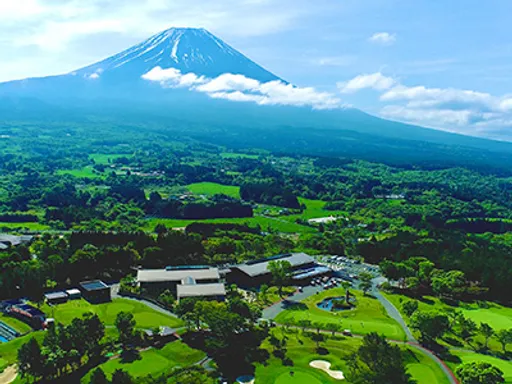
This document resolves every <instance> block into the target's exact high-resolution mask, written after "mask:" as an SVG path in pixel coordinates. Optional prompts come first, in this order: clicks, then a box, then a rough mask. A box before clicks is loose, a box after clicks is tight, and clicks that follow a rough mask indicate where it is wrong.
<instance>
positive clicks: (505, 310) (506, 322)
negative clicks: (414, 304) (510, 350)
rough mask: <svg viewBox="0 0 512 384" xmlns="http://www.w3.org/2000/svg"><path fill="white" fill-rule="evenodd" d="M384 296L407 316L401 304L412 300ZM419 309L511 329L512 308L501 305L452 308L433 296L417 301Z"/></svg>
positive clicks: (470, 305)
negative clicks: (457, 315)
mask: <svg viewBox="0 0 512 384" xmlns="http://www.w3.org/2000/svg"><path fill="white" fill-rule="evenodd" d="M383 294H384V296H385V297H386V298H387V299H388V300H389V301H391V302H392V303H393V305H394V306H395V307H396V308H397V309H398V310H399V311H400V313H402V316H404V317H405V318H407V316H406V315H405V314H404V313H403V312H402V303H403V302H405V301H408V300H413V299H411V298H410V297H407V296H405V295H399V294H391V293H383ZM418 303H419V309H420V310H422V311H425V310H431V309H438V310H445V311H454V310H458V311H461V312H462V313H463V314H464V316H466V317H468V318H470V319H471V320H473V321H474V322H475V323H477V324H480V323H487V324H489V325H490V326H491V327H492V328H494V329H495V330H498V329H509V328H512V308H509V307H504V306H502V305H499V304H496V303H493V302H490V301H486V302H484V305H480V306H479V305H478V304H477V303H460V304H459V305H458V306H453V305H449V304H445V303H443V302H442V301H441V300H440V299H439V298H437V297H433V296H425V297H424V298H422V299H421V300H419V301H418Z"/></svg>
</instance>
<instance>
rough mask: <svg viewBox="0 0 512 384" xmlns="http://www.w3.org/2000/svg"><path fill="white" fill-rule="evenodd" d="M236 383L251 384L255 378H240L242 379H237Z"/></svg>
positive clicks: (247, 376) (248, 376)
mask: <svg viewBox="0 0 512 384" xmlns="http://www.w3.org/2000/svg"><path fill="white" fill-rule="evenodd" d="M236 381H237V382H238V383H240V384H249V383H252V382H254V376H251V375H245V376H240V377H237V379H236Z"/></svg>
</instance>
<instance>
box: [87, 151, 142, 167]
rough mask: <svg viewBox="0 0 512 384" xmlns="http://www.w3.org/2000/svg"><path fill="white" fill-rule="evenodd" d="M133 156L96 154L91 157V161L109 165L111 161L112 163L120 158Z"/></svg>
mask: <svg viewBox="0 0 512 384" xmlns="http://www.w3.org/2000/svg"><path fill="white" fill-rule="evenodd" d="M131 156H132V155H127V154H114V155H111V154H104V153H94V154H92V155H89V158H90V159H91V160H94V162H95V163H96V164H105V165H107V164H109V161H108V160H109V159H110V160H111V161H113V160H115V159H118V158H120V157H128V158H129V157H131Z"/></svg>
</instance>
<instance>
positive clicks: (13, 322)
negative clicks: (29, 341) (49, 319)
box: [0, 313, 32, 335]
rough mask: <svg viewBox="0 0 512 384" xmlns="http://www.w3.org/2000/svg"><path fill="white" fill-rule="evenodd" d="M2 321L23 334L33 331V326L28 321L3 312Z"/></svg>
mask: <svg viewBox="0 0 512 384" xmlns="http://www.w3.org/2000/svg"><path fill="white" fill-rule="evenodd" d="M0 321H1V322H2V323H4V324H7V325H8V326H9V327H11V328H12V329H14V330H15V331H17V332H18V333H20V334H22V335H24V334H25V333H28V332H30V331H32V327H31V326H30V325H28V324H27V323H24V322H23V321H21V320H18V319H16V318H14V317H11V316H7V315H4V314H3V313H0Z"/></svg>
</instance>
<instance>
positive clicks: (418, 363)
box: [255, 330, 449, 384]
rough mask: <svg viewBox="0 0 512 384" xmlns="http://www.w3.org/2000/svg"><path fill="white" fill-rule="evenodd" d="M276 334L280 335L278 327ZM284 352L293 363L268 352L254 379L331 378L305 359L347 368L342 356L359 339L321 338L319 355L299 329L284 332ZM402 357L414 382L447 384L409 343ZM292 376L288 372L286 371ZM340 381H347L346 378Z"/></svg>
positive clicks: (278, 383) (281, 383) (284, 382)
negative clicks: (292, 373) (285, 333)
mask: <svg viewBox="0 0 512 384" xmlns="http://www.w3.org/2000/svg"><path fill="white" fill-rule="evenodd" d="M276 332H278V337H279V338H280V339H281V338H282V335H281V331H280V330H279V331H276ZM287 336H288V339H287V346H286V347H287V354H286V356H287V357H289V358H290V359H291V360H292V361H293V367H290V366H284V365H283V364H282V362H281V360H280V359H277V358H275V357H274V356H273V355H272V353H271V357H270V359H269V360H268V364H266V365H265V366H264V365H260V364H258V365H257V366H256V375H255V376H256V382H260V383H268V384H288V383H289V384H292V383H293V384H297V383H299V384H318V383H320V384H324V383H332V382H334V380H333V379H331V378H330V377H329V376H328V375H327V374H326V373H324V372H321V371H319V370H317V369H314V368H311V367H310V366H309V363H310V362H311V361H312V360H327V361H329V362H330V363H331V364H332V366H331V369H333V370H341V371H343V372H345V373H347V372H348V368H347V363H346V359H347V358H348V357H349V356H350V355H351V354H352V353H354V352H355V351H356V350H357V348H358V347H359V345H360V343H361V340H360V339H357V338H338V339H337V340H333V339H331V338H329V339H327V341H325V342H323V343H322V344H321V345H322V347H325V348H327V350H328V351H329V353H328V354H327V355H319V354H318V353H317V352H316V347H315V344H314V343H313V342H312V341H311V339H309V338H308V337H306V336H303V335H301V334H299V333H296V334H290V335H287ZM264 347H265V348H266V349H268V350H269V352H271V351H272V347H271V346H270V345H269V344H268V342H265V344H264ZM402 349H403V351H404V359H405V362H406V364H407V368H408V370H409V373H411V375H412V376H413V378H414V379H415V380H416V381H417V383H418V384H448V383H449V381H448V379H447V378H446V376H445V375H444V373H443V372H442V371H441V369H440V368H439V367H438V366H437V365H436V364H435V363H434V362H433V361H432V360H431V359H430V358H428V357H427V356H425V355H423V354H422V353H421V352H419V351H417V350H415V349H412V348H410V347H403V348H402ZM292 370H293V372H294V376H293V377H292V376H291V375H290V371H292ZM344 383H347V384H349V381H348V380H345V381H344Z"/></svg>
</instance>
